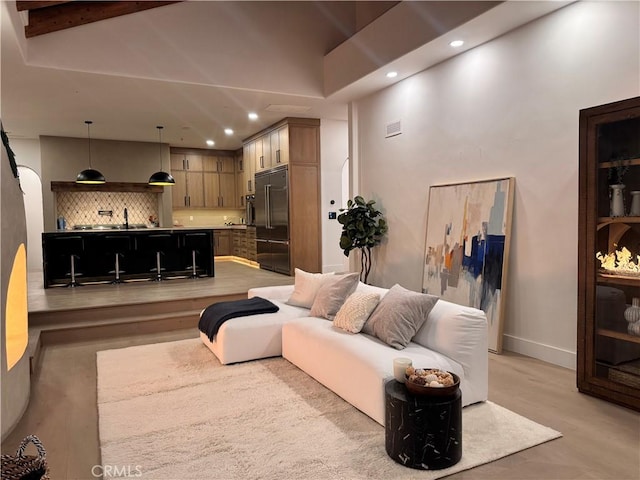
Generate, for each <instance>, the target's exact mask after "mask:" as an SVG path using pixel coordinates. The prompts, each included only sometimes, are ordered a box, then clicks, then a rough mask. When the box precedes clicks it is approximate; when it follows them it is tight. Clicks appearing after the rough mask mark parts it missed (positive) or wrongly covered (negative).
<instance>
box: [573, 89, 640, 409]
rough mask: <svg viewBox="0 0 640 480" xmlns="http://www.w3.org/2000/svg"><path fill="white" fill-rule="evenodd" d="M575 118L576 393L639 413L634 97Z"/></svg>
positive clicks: (639, 123)
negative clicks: (577, 166)
mask: <svg viewBox="0 0 640 480" xmlns="http://www.w3.org/2000/svg"><path fill="white" fill-rule="evenodd" d="M579 120H580V122H579V124H580V129H579V139H580V144H579V154H580V172H579V210H578V215H579V218H578V222H579V223H578V227H579V235H578V255H579V257H578V339H577V353H578V363H577V384H578V390H579V391H581V392H583V393H586V394H590V395H593V396H596V397H600V398H603V399H606V400H609V401H611V402H615V403H619V404H621V405H624V406H626V407H630V408H633V409H635V410H640V306H639V307H636V306H635V305H640V265H639V264H640V257H639V256H638V255H640V214H639V213H638V212H637V211H635V210H634V211H630V206H631V205H630V203H631V202H630V201H629V199H630V198H631V197H635V196H637V195H638V194H633V195H631V194H630V192H635V191H640V97H635V98H632V99H629V100H624V101H620V102H615V103H610V104H606V105H601V106H597V107H592V108H587V109H584V110H581V111H580V116H579Z"/></svg>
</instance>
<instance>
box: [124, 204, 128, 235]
mask: <svg viewBox="0 0 640 480" xmlns="http://www.w3.org/2000/svg"><path fill="white" fill-rule="evenodd" d="M124 228H125V229H127V230H129V212H128V211H127V207H124Z"/></svg>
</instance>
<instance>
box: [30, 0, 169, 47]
mask: <svg viewBox="0 0 640 480" xmlns="http://www.w3.org/2000/svg"><path fill="white" fill-rule="evenodd" d="M25 3H31V2H25ZM40 3H47V2H40ZM49 3H58V4H57V5H51V6H44V7H42V8H38V9H30V10H29V25H27V26H25V27H24V29H25V36H26V37H27V38H31V37H35V36H37V35H44V34H46V33H51V32H57V31H59V30H64V29H67V28H72V27H77V26H79V25H85V24H87V23H92V22H97V21H100V20H106V19H108V18H113V17H119V16H121V15H127V14H130V13H135V12H140V11H143V10H149V9H151V8H156V7H162V6H164V5H170V4H172V3H178V2H177V1H167V2H154V1H139V2H127V1H123V2H118V1H112V2H84V1H75V2H49Z"/></svg>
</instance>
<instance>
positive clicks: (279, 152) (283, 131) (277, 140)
mask: <svg viewBox="0 0 640 480" xmlns="http://www.w3.org/2000/svg"><path fill="white" fill-rule="evenodd" d="M269 138H270V143H271V166H272V167H277V166H279V165H285V164H287V163H289V126H288V125H284V126H282V127H280V128H278V129H276V130H274V131H273V132H271V134H270V135H269Z"/></svg>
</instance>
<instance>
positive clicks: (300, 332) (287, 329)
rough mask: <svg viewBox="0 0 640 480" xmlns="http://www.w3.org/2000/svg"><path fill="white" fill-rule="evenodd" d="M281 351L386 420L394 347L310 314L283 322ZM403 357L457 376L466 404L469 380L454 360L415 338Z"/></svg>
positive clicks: (372, 414) (380, 420) (356, 404)
mask: <svg viewBox="0 0 640 480" xmlns="http://www.w3.org/2000/svg"><path fill="white" fill-rule="evenodd" d="M282 356H283V357H284V358H286V359H287V360H289V361H290V362H291V363H293V364H294V365H296V366H297V367H298V368H300V369H301V370H304V371H305V372H306V373H307V374H309V375H311V376H312V377H313V378H315V379H316V380H317V381H319V382H320V383H322V384H323V385H324V386H325V387H327V388H329V389H330V390H333V391H334V392H335V393H336V394H338V395H340V396H341V397H342V398H344V399H345V400H346V401H347V402H349V403H350V404H352V405H353V406H354V407H356V408H358V409H359V410H361V411H362V412H364V413H366V414H367V415H369V416H370V417H371V418H373V419H374V420H375V421H376V422H378V423H380V424H381V425H384V418H385V410H384V405H385V397H384V384H385V382H386V381H388V380H391V379H393V359H394V358H396V357H398V353H397V350H395V349H393V348H390V347H389V346H388V345H386V344H385V343H383V342H382V341H380V340H378V339H377V338H374V337H370V336H369V335H365V334H362V333H360V334H358V335H352V334H350V333H348V332H345V331H343V330H341V329H339V328H336V327H334V326H333V325H332V323H331V322H327V321H325V320H322V319H319V318H314V317H309V318H305V319H297V320H292V321H291V322H287V323H286V324H284V325H283V326H282ZM402 356H403V357H407V358H410V359H411V360H412V361H413V364H414V365H416V366H419V367H428V368H439V369H441V370H446V371H449V372H453V373H455V374H456V375H458V376H459V377H460V390H461V391H462V402H463V405H466V404H467V403H468V402H467V401H466V399H465V397H466V392H465V389H466V388H467V382H466V379H465V378H464V371H463V369H462V367H461V366H460V365H459V364H458V363H457V362H455V361H454V360H452V359H451V358H447V357H446V356H444V355H442V354H440V353H438V352H434V351H432V350H428V349H426V348H424V347H422V346H419V345H416V344H415V343H413V342H410V343H409V345H407V348H406V349H405V350H403V352H402ZM475 401H477V400H475Z"/></svg>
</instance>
